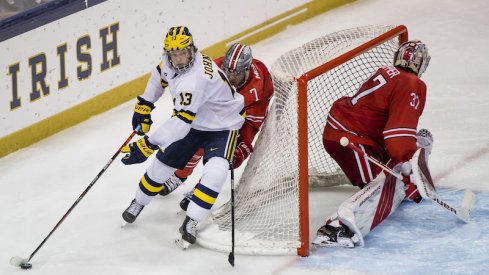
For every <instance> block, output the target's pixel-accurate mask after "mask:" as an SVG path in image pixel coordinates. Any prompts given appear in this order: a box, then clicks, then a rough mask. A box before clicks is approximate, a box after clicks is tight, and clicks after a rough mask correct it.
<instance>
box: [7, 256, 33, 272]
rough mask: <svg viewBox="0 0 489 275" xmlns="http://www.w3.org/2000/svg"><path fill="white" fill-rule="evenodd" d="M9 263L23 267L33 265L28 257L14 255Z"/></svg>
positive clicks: (27, 267)
mask: <svg viewBox="0 0 489 275" xmlns="http://www.w3.org/2000/svg"><path fill="white" fill-rule="evenodd" d="M9 263H10V264H11V265H13V266H17V267H20V268H22V269H30V268H31V267H32V264H31V263H29V262H28V260H27V259H24V258H21V257H18V256H14V257H12V258H10V261H9Z"/></svg>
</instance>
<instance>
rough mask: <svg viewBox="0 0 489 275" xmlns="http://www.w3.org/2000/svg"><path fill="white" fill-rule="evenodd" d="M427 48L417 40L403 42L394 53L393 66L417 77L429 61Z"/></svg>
mask: <svg viewBox="0 0 489 275" xmlns="http://www.w3.org/2000/svg"><path fill="white" fill-rule="evenodd" d="M430 58H431V57H430V56H429V54H428V48H427V47H426V45H425V44H423V43H422V42H421V41H419V40H412V41H408V42H404V43H403V44H402V45H401V46H400V47H399V49H398V50H397V52H396V53H395V54H394V66H396V67H400V68H403V69H406V70H408V71H410V72H413V73H414V74H416V75H417V76H418V77H421V75H422V74H423V73H424V71H425V70H426V68H427V67H428V64H429V63H430Z"/></svg>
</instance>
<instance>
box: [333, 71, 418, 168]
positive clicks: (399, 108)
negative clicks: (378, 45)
mask: <svg viewBox="0 0 489 275" xmlns="http://www.w3.org/2000/svg"><path fill="white" fill-rule="evenodd" d="M425 101H426V84H425V83H424V82H423V81H422V80H421V79H419V77H417V76H416V75H415V74H413V73H410V72H407V71H404V70H402V69H399V68H396V67H393V66H388V67H383V68H380V69H379V70H377V72H376V73H375V74H374V75H373V76H371V77H370V78H369V79H368V80H367V81H366V82H365V83H363V85H362V86H361V87H360V89H359V90H358V92H357V93H356V94H355V95H354V96H352V97H342V98H340V99H338V100H337V101H335V102H334V103H333V106H332V107H331V110H330V111H329V115H328V119H327V122H326V126H325V129H324V132H323V138H324V139H326V140H332V141H339V140H340V138H341V137H342V136H346V137H348V138H349V139H350V140H351V141H352V142H356V143H360V144H365V145H370V146H374V147H376V148H378V149H380V150H386V151H387V154H388V155H389V157H390V158H391V159H392V160H393V161H394V163H399V162H404V161H408V160H409V159H410V158H411V156H412V155H413V154H414V152H415V151H416V128H417V125H418V120H419V117H420V116H421V114H422V113H423V109H424V106H425Z"/></svg>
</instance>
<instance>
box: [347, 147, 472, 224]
mask: <svg viewBox="0 0 489 275" xmlns="http://www.w3.org/2000/svg"><path fill="white" fill-rule="evenodd" d="M340 144H341V146H343V147H348V148H350V149H352V150H353V151H355V152H357V153H358V154H359V155H360V156H362V157H365V158H366V159H367V160H369V161H370V162H372V163H373V164H375V165H377V166H378V167H380V168H381V169H383V170H384V171H386V172H388V173H389V174H391V175H393V176H394V177H396V178H397V179H399V180H403V176H402V175H401V174H399V173H397V172H395V171H394V170H392V169H391V168H389V167H387V166H385V165H384V164H382V163H381V162H379V161H377V160H376V159H374V158H373V157H371V156H369V155H368V154H366V153H365V152H364V151H362V150H361V149H360V148H358V146H356V145H355V144H353V143H351V142H350V141H349V140H348V138H347V137H342V138H341V139H340ZM424 150H425V149H424V148H421V149H419V150H417V151H416V153H415V154H414V155H413V158H412V159H411V161H412V160H417V161H416V162H415V163H411V167H412V172H413V177H414V179H415V181H414V182H415V183H422V185H423V186H422V187H421V186H418V185H417V184H416V186H417V187H418V191H419V193H420V194H421V197H423V198H424V199H430V200H433V201H434V202H435V203H436V204H438V205H440V206H441V207H443V208H444V209H446V210H448V211H450V213H452V214H453V215H455V216H456V217H457V218H459V219H460V220H462V221H464V222H465V223H468V222H469V221H470V211H472V208H473V206H474V202H475V195H474V193H473V192H472V191H471V190H469V189H466V190H465V192H464V198H463V201H462V207H461V208H460V209H456V208H453V207H451V206H450V205H449V204H448V203H446V202H444V201H443V200H442V199H441V198H440V197H439V196H438V194H437V193H436V190H435V185H434V183H433V179H432V177H431V174H430V171H429V170H428V166H427V163H426V160H425V154H424ZM421 153H422V154H421ZM420 170H421V171H420Z"/></svg>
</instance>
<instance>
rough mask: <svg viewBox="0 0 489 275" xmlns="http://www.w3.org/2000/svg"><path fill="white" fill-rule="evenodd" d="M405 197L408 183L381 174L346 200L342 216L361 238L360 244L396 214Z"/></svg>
mask: <svg viewBox="0 0 489 275" xmlns="http://www.w3.org/2000/svg"><path fill="white" fill-rule="evenodd" d="M404 197H405V192H404V183H403V182H402V181H400V180H397V179H396V178H395V177H393V176H391V175H388V176H387V177H386V176H385V175H384V174H380V175H379V176H377V178H375V180H374V181H372V182H371V183H369V184H368V185H367V186H365V188H363V189H362V190H360V191H358V192H357V193H356V194H354V195H353V196H352V197H350V198H349V199H347V200H346V201H344V202H343V203H342V204H341V205H340V207H339V208H338V218H339V221H340V223H341V224H344V225H346V226H347V227H348V228H349V229H350V230H351V231H352V232H353V234H354V235H355V236H356V237H357V238H358V241H357V242H356V243H355V245H356V246H363V245H364V244H365V242H364V237H365V236H366V235H367V234H368V233H370V231H372V230H373V229H374V228H375V227H376V226H377V225H379V224H380V223H381V222H382V221H384V220H385V219H386V218H387V217H388V216H389V215H390V214H392V213H393V212H394V211H395V210H396V209H397V207H398V206H399V204H400V203H401V202H402V200H403V199H404Z"/></svg>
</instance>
